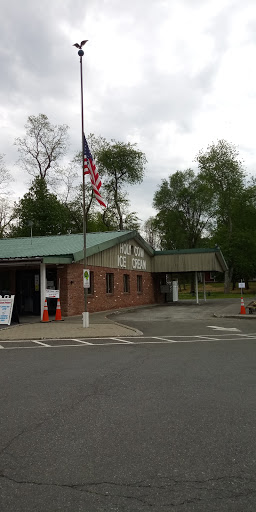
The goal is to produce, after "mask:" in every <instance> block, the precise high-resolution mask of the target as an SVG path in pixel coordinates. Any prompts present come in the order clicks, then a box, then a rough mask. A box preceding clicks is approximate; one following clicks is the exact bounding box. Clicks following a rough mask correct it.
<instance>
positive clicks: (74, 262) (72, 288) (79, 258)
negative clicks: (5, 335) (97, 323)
mask: <svg viewBox="0 0 256 512" xmlns="http://www.w3.org/2000/svg"><path fill="white" fill-rule="evenodd" d="M86 256H87V263H86V268H87V269H89V270H90V288H89V289H88V296H87V304H88V311H89V312H96V311H104V310H110V309H119V308H123V307H128V306H139V305H146V304H154V303H161V302H164V301H165V299H166V289H165V287H166V274H167V273H168V274H172V273H175V274H177V273H181V272H195V275H196V273H197V272H202V273H204V272H207V271H208V272H209V271H217V272H224V271H225V270H226V269H227V266H226V263H225V260H224V258H223V256H222V253H221V251H220V250H219V249H194V250H187V251H154V250H153V249H152V247H151V246H150V245H149V244H148V243H147V242H146V241H145V240H144V239H143V238H142V237H141V236H140V235H139V234H138V233H137V232H136V231H111V232H104V233H88V234H87V237H86ZM83 269H84V263H83V235H82V234H81V235H80V234H76V235H59V236H48V237H33V238H16V239H15V238H6V239H1V240H0V295H7V294H8V295H10V294H13V295H15V300H16V305H17V310H18V313H19V314H20V315H24V314H30V315H31V314H33V315H38V316H39V315H41V316H42V311H43V306H44V301H45V297H46V290H48V289H55V290H60V301H61V310H62V315H63V316H71V315H78V314H81V313H82V312H83V311H84V288H83ZM48 305H49V309H50V310H51V309H52V310H54V311H55V307H56V300H55V299H49V300H48ZM54 311H52V312H54Z"/></svg>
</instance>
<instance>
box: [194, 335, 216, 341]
mask: <svg viewBox="0 0 256 512" xmlns="http://www.w3.org/2000/svg"><path fill="white" fill-rule="evenodd" d="M196 338H198V339H199V340H202V341H203V340H208V341H218V340H219V338H213V337H212V336H211V335H210V334H209V336H208V335H207V334H206V335H205V336H203V335H198V336H196Z"/></svg>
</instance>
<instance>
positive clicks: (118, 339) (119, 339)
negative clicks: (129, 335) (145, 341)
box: [109, 337, 134, 345]
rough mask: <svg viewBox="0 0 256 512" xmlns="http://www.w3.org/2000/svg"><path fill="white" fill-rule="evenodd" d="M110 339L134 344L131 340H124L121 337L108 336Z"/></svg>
mask: <svg viewBox="0 0 256 512" xmlns="http://www.w3.org/2000/svg"><path fill="white" fill-rule="evenodd" d="M109 339H110V340H113V341H118V342H120V341H121V342H122V343H129V344H130V345H134V343H133V341H129V340H124V339H122V338H112V337H111V338H109Z"/></svg>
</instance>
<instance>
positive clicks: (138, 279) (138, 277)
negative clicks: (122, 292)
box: [137, 275, 142, 293]
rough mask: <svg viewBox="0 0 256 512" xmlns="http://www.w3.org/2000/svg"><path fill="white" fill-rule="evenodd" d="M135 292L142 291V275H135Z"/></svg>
mask: <svg viewBox="0 0 256 512" xmlns="http://www.w3.org/2000/svg"><path fill="white" fill-rule="evenodd" d="M137 292H138V293H142V276H140V275H138V276H137Z"/></svg>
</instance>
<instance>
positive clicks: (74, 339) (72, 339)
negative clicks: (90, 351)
mask: <svg viewBox="0 0 256 512" xmlns="http://www.w3.org/2000/svg"><path fill="white" fill-rule="evenodd" d="M70 339H71V341H77V342H78V343H82V345H93V343H90V342H89V341H82V340H78V339H76V338H70Z"/></svg>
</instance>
